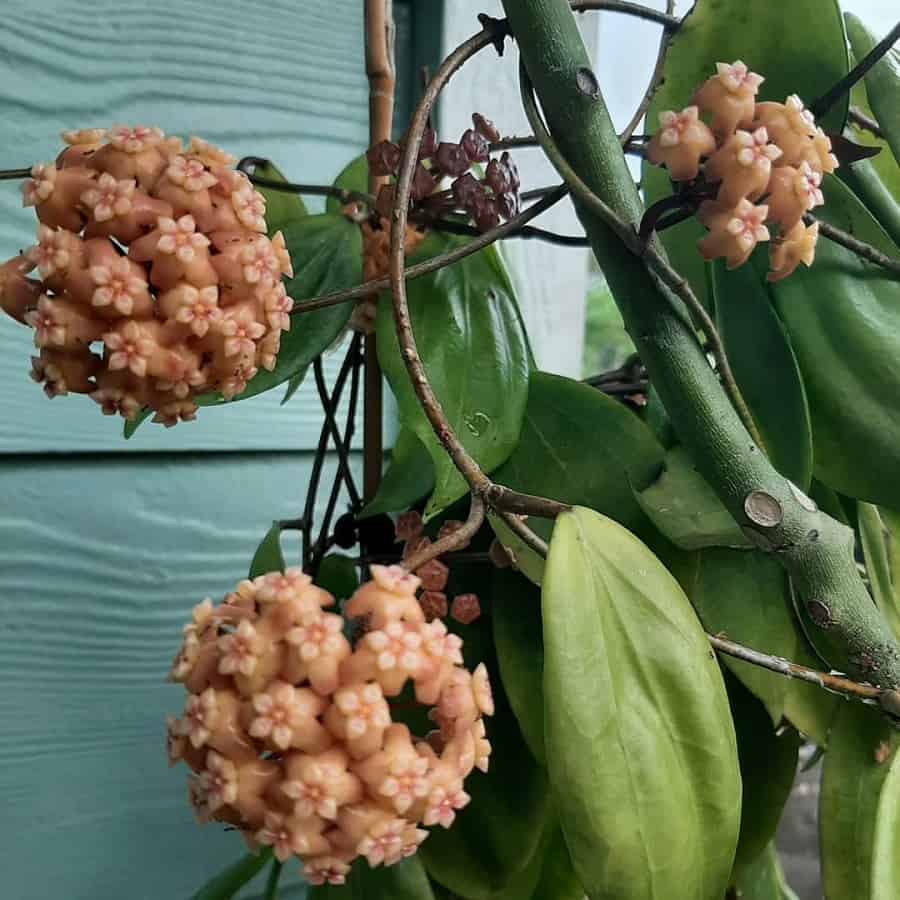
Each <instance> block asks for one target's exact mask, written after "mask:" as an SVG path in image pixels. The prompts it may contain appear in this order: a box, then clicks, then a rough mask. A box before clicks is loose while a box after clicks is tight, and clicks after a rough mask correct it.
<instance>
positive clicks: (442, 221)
mask: <svg viewBox="0 0 900 900" xmlns="http://www.w3.org/2000/svg"><path fill="white" fill-rule="evenodd" d="M410 218H411V219H412V221H414V222H416V223H417V224H419V225H424V226H425V227H426V228H430V229H432V230H433V231H440V232H444V233H446V234H470V235H472V236H473V237H477V236H479V235H481V234H483V233H484V232H482V231H480V230H479V229H478V228H476V227H475V226H474V225H469V224H467V223H466V222H457V221H454V220H453V219H448V218H444V217H439V216H429V215H422V214H418V215H417V214H412V215H410ZM506 237H507V238H525V239H528V238H532V239H535V240H539V241H544V242H545V243H548V244H556V245H558V246H560V247H589V246H590V244H589V243H588V239H587V238H586V237H584V236H583V235H576V234H558V233H557V232H555V231H548V230H547V229H546V228H535V227H534V226H533V225H523V226H522V227H521V228H518V229H516V230H515V231H513V232H511V233H509V234H507V235H506Z"/></svg>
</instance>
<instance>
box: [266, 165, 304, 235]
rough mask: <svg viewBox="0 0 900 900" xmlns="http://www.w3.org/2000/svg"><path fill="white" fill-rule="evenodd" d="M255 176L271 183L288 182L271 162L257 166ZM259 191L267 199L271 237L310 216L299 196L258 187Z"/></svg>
mask: <svg viewBox="0 0 900 900" xmlns="http://www.w3.org/2000/svg"><path fill="white" fill-rule="evenodd" d="M253 174H254V175H256V176H258V177H259V178H266V179H268V180H269V181H287V179H286V178H285V177H284V175H283V174H282V173H281V171H280V170H279V169H278V167H277V166H276V165H275V164H274V163H271V162H266V163H263V164H262V165H258V166H256V168H255V169H254V170H253ZM257 190H258V191H259V192H260V193H261V194H262V195H263V197H265V198H266V225H267V227H268V232H269V237H272V235H273V234H275V232H276V231H283V230H284V228H285V227H286V226H288V225H290V224H291V222H295V221H297V219H302V218H304V217H305V216H308V215H309V212H308V211H307V209H306V204H304V202H303V200H301V199H300V196H299V195H298V194H292V193H290V192H288V191H279V190H276V189H274V188H266V187H258V188H257Z"/></svg>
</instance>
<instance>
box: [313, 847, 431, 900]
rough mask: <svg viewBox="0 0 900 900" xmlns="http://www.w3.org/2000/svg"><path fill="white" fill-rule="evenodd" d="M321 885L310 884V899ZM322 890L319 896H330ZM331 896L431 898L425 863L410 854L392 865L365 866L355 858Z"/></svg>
mask: <svg viewBox="0 0 900 900" xmlns="http://www.w3.org/2000/svg"><path fill="white" fill-rule="evenodd" d="M320 891H321V888H314V889H313V891H312V893H311V894H310V900H320V893H319V892H320ZM331 896H332V895H331V894H330V893H329V894H322V895H321V900H324V898H325V897H331ZM334 897H335V900H337V898H338V897H340V898H344V900H434V894H433V893H432V890H431V885H430V884H429V882H428V875H427V874H426V872H425V867H424V866H423V865H422V862H421V860H420V859H419V857H418V855H417V856H411V857H410V858H409V859H404V860H402V861H401V862H398V863H396V864H394V865H393V866H378V867H377V868H375V869H371V868H369V866H368V865H366V863H365V862H362V861H360V862H357V863H356V865H355V866H353V868H352V869H351V871H350V877H349V878H348V879H347V884H346V885H345V886H344V888H343V890H342V891H334Z"/></svg>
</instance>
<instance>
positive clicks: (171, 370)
mask: <svg viewBox="0 0 900 900" xmlns="http://www.w3.org/2000/svg"><path fill="white" fill-rule="evenodd" d="M63 139H64V140H65V142H66V143H67V144H68V147H67V148H66V149H65V150H63V151H62V153H60V155H59V156H58V157H57V159H56V161H55V163H52V164H46V165H38V166H35V167H34V168H33V169H32V172H31V175H32V177H31V178H30V179H29V180H28V181H26V182H25V184H24V186H23V200H24V204H25V205H26V206H34V208H35V211H36V213H37V217H38V219H39V221H40V225H39V227H38V233H37V244H35V245H34V246H33V247H31V248H30V249H28V250H26V251H25V252H24V253H22V254H20V255H19V256H16V257H14V258H13V259H11V260H9V261H8V262H6V263H4V264H3V265H2V266H0V307H2V308H3V309H4V310H5V311H6V312H7V313H8V314H9V315H11V316H12V317H14V318H15V319H17V320H19V321H20V322H23V323H24V324H27V325H30V326H31V327H32V328H33V329H34V342H35V344H36V345H37V347H38V348H39V349H40V354H39V355H38V356H36V357H34V358H33V369H32V377H33V378H34V380H35V381H37V382H39V383H42V384H43V385H44V391H45V393H46V394H47V396H48V397H56V396H60V395H63V394H67V393H69V392H70V391H71V392H76V393H82V394H89V395H90V396H91V397H92V398H93V399H94V400H95V401H96V402H97V404H98V405H99V406H100V408H101V410H102V411H103V413H104V414H106V415H113V414H116V413H118V414H120V415H121V416H123V417H124V418H126V419H134V418H135V416H137V414H138V413H139V412H140V411H141V410H142V409H152V410H154V411H155V412H156V415H155V417H154V421H156V422H161V423H162V424H163V425H166V426H171V425H175V424H176V423H177V422H178V421H180V420H188V419H193V418H194V416H195V414H196V411H197V406H196V404H195V402H194V398H195V397H196V396H197V395H198V394H201V393H206V392H210V391H219V392H220V393H221V394H222V395H223V396H224V397H226V398H227V399H231V398H233V397H235V396H236V395H238V394H240V393H241V392H242V391H243V390H244V389H245V388H246V386H247V383H248V382H249V381H250V379H251V378H253V376H254V375H256V373H257V371H258V370H259V369H260V368H263V369H268V370H272V369H273V368H274V367H275V362H276V359H277V355H278V350H279V346H280V343H281V334H282V331H285V330H287V329H288V328H289V327H290V315H289V314H290V312H291V308H292V306H293V301H292V300H291V298H290V297H288V295H287V293H286V291H285V287H284V284H283V282H282V276H283V275H287V276H290V275H292V274H293V273H292V269H291V260H290V256H289V254H288V251H287V248H286V247H285V243H284V238H283V237H282V235H281V233H280V232H279V233H278V234H276V235H275V237H274V238H273V239H272V240H269V238H268V237H266V221H265V208H266V204H265V199H264V198H263V197H262V195H261V194H259V193H258V192H257V191H256V190H254V188H253V186H252V185H251V183H250V181H249V180H248V178H247V176H246V175H244V174H243V173H242V172H238V171H235V170H234V169H233V168H231V166H232V164H233V163H234V162H235V160H234V158H233V157H231V156H229V155H228V154H227V153H225V152H224V151H222V150H219V149H218V148H216V147H214V146H212V145H211V144H209V143H207V142H206V141H203V140H201V139H199V138H196V137H194V138H191V140H190V143H189V145H188V146H187V147H185V146H183V145H182V142H181V140H180V139H179V138H176V137H169V138H167V137H165V135H163V133H162V132H161V131H160V130H159V129H158V128H146V127H137V128H127V127H124V126H118V127H116V128H113V129H111V130H110V131H109V132H106V131H104V130H102V129H88V130H83V131H75V132H65V133H64V134H63ZM35 270H36V272H37V276H38V277H37V278H34V277H29V273H32V272H34V271H35Z"/></svg>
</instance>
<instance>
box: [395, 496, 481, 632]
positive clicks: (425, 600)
mask: <svg viewBox="0 0 900 900" xmlns="http://www.w3.org/2000/svg"><path fill="white" fill-rule="evenodd" d="M462 524H463V523H462V522H459V521H457V520H455V519H448V520H447V521H446V522H444V524H443V525H441V527H440V530H439V531H438V534H437V538H438V540H440V539H441V538H442V537H444V536H445V535H447V534H452V533H453V532H455V531H456V530H457V529H458V528H460V527H461V526H462ZM394 533H395V535H396V537H397V540H398V541H403V542H404V544H403V558H404V559H408V558H409V557H410V556H412V554H413V553H417V552H418V551H419V550H422V549H424V548H425V547H428V546H429V545H430V544H431V538H429V537H427V536H426V535H425V534H424V531H423V522H422V515H421V513H419V512H418V511H417V510H415V509H411V510H409V511H408V512H405V513H403V515H401V516H400V517H399V518H398V519H397V522H396V524H395V526H394ZM460 549H463V548H462V547H461V548H460ZM415 574H416V577H417V578H418V579H419V581H420V582H421V590H420V592H419V604H420V606H421V607H422V611H423V612H424V613H425V618H426V619H427V620H428V621H429V622H431V621H432V620H434V619H443V618H446V616H447V613H448V612H449V614H450V616H451V617H452V618H454V619H456V621H457V622H459V623H460V624H461V625H469V624H471V623H472V622H474V621H475V620H476V619H477V618H478V617H479V616H480V615H481V601H480V600H479V599H478V595H477V594H457V595H456V596H455V597H454V598H453V600H452V601H451V602H449V603H448V599H447V594H446V587H447V582H448V581H449V580H450V567H449V566H448V565H447V564H446V563H444V562H442V561H441V558H440V557H439V556H438V557H435V558H434V559H431V560H429V561H428V562H427V563H425V565H423V566H420V567H419V568H418V569H416V570H415Z"/></svg>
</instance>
